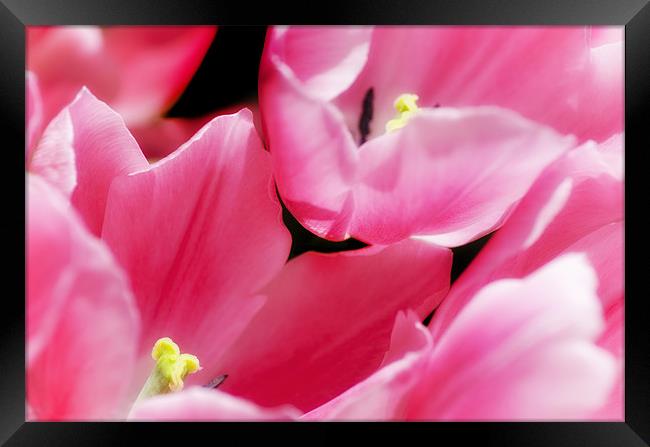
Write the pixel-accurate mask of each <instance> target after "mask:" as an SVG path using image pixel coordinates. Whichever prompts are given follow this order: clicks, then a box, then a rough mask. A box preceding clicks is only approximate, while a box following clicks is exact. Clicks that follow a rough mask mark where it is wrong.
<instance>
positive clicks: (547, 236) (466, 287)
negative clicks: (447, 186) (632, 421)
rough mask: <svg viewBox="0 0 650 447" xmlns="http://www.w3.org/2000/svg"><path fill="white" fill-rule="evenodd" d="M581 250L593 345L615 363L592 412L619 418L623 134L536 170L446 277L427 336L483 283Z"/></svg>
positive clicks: (443, 328) (436, 332) (436, 335)
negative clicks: (504, 215)
mask: <svg viewBox="0 0 650 447" xmlns="http://www.w3.org/2000/svg"><path fill="white" fill-rule="evenodd" d="M572 252H578V253H584V254H586V256H588V258H589V260H590V261H591V263H592V265H593V266H594V268H595V270H596V273H597V276H598V290H597V293H598V297H599V298H600V301H601V303H602V306H603V311H604V316H605V324H606V330H605V331H604V332H603V334H602V335H601V336H600V338H599V339H598V344H599V346H602V347H603V348H605V349H607V350H608V351H609V352H611V353H612V354H613V355H614V356H615V358H616V361H617V371H618V378H617V387H616V388H615V389H614V390H613V392H612V395H611V396H610V399H609V402H608V404H607V405H606V406H605V407H604V408H603V409H602V411H601V412H600V413H598V414H597V415H596V416H597V417H599V418H605V419H610V420H611V419H617V420H622V418H623V384H622V378H623V304H624V301H623V290H624V275H623V138H622V135H620V134H619V135H615V136H613V137H612V138H610V139H608V140H607V141H605V142H603V143H602V144H600V145H596V144H595V143H593V142H588V143H586V144H584V145H583V146H581V147H579V148H576V149H574V150H573V151H571V152H569V153H568V154H566V156H565V157H563V158H561V159H560V160H558V161H557V162H555V163H554V164H553V165H551V166H549V168H548V169H547V170H546V171H545V172H544V173H543V174H542V175H541V176H540V178H539V179H538V180H537V182H535V184H534V185H533V187H532V188H531V189H530V191H529V192H528V193H527V194H526V196H525V197H524V199H523V200H522V201H521V203H520V204H519V205H518V206H517V208H516V209H515V211H514V212H513V213H512V215H511V216H510V217H509V219H508V221H507V222H506V224H505V225H504V226H503V227H502V228H501V229H500V230H499V231H498V232H497V233H496V234H495V235H494V236H493V237H492V239H490V241H489V242H488V244H487V245H486V246H485V247H484V248H483V249H482V250H481V252H480V253H479V255H478V256H477V257H476V259H475V260H474V261H473V262H472V263H471V264H470V266H469V267H468V268H467V270H466V271H465V272H463V274H462V275H461V277H460V278H459V279H458V280H457V281H456V282H455V283H454V286H453V287H452V290H451V291H450V294H449V296H448V297H447V298H446V299H445V301H444V304H443V305H442V306H441V307H440V308H439V309H438V310H437V311H436V313H435V316H434V318H433V320H432V321H431V329H432V333H433V336H434V340H435V339H438V338H440V337H441V336H443V334H444V332H445V331H446V330H447V328H448V327H449V325H451V324H453V321H454V319H455V318H456V315H457V314H458V313H459V312H460V311H461V309H462V308H463V307H465V306H467V305H468V303H470V302H471V299H472V298H471V297H472V296H473V295H474V294H475V293H476V291H477V290H478V289H479V288H481V287H482V286H483V285H484V284H486V283H488V282H491V281H495V280H497V279H501V278H522V277H524V276H526V275H528V274H530V273H531V272H532V271H534V270H536V269H538V268H540V267H541V266H542V265H544V264H545V263H547V262H549V261H550V260H552V259H554V258H555V257H557V256H560V255H562V254H565V253H572Z"/></svg>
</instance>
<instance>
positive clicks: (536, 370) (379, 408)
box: [303, 255, 616, 421]
mask: <svg viewBox="0 0 650 447" xmlns="http://www.w3.org/2000/svg"><path fill="white" fill-rule="evenodd" d="M603 327H604V322H603V317H602V309H601V306H600V303H599V300H598V298H597V296H596V277H595V274H594V272H593V269H592V268H591V267H590V266H589V263H588V262H587V261H586V258H584V257H581V256H580V255H568V256H564V257H561V258H559V259H557V260H554V261H552V262H551V263H549V264H547V265H546V266H544V267H542V268H541V269H539V270H537V271H535V272H534V273H532V274H531V275H528V276H526V277H525V278H523V279H503V280H498V281H495V282H492V283H490V284H488V285H487V286H485V287H483V288H481V289H480V290H479V291H478V292H477V293H476V294H475V295H474V296H473V298H472V300H471V301H470V302H469V304H468V305H467V306H466V307H465V308H463V310H462V311H461V312H460V313H459V314H458V315H457V316H456V318H455V319H454V320H453V321H452V322H451V324H450V325H449V327H448V329H447V330H446V331H445V332H444V333H443V334H442V335H441V337H440V338H439V339H438V340H432V337H431V334H430V333H429V331H428V330H427V329H426V328H424V327H423V326H422V325H421V324H420V323H419V320H418V319H417V318H416V317H414V316H412V315H408V316H406V315H402V316H400V317H398V319H397V321H396V324H395V329H394V331H393V338H392V340H391V347H390V350H389V351H388V353H387V355H386V364H385V366H384V367H383V368H381V369H380V370H379V371H377V372H376V373H375V374H373V375H371V376H370V377H369V378H368V379H366V380H365V381H362V382H360V383H359V384H357V385H356V386H354V387H352V388H350V389H349V390H347V391H346V392H345V393H343V394H342V395H340V396H338V397H337V398H336V399H333V400H332V401H330V402H328V403H327V404H325V405H323V406H321V407H320V408H317V409H316V410H314V411H312V412H310V413H308V414H306V415H304V416H303V419H305V420H323V419H325V420H331V419H334V420H340V419H344V420H349V419H352V420H368V419H370V420H384V419H391V420H453V421H461V420H464V421H495V420H496V421H498V420H580V419H584V418H585V417H587V418H588V417H589V415H590V414H591V413H592V412H593V410H594V409H596V408H598V407H599V406H600V405H602V404H603V403H604V402H605V400H606V399H607V396H608V393H609V391H610V390H611V389H612V386H613V385H614V381H615V374H616V372H615V362H614V359H613V356H612V355H611V354H610V353H608V352H606V351H605V350H604V349H602V348H600V347H598V346H596V344H595V342H596V339H597V337H598V336H599V334H600V333H601V331H602V329H603Z"/></svg>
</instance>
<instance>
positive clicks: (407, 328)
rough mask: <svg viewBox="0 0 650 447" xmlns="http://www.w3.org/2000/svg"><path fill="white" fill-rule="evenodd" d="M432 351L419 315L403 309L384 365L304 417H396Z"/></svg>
mask: <svg viewBox="0 0 650 447" xmlns="http://www.w3.org/2000/svg"><path fill="white" fill-rule="evenodd" d="M430 352H431V336H430V334H429V333H428V331H427V329H426V328H425V327H424V326H422V323H420V319H418V318H417V315H416V314H415V313H414V312H412V311H408V313H404V312H399V313H398V314H397V317H396V319H395V326H394V327H393V332H392V335H391V341H390V348H389V350H388V351H387V352H386V355H385V356H384V361H383V362H382V365H381V367H380V368H379V369H378V370H377V372H375V373H374V374H372V375H371V376H370V377H368V378H367V379H365V380H362V381H361V382H359V383H357V384H356V385H354V386H353V387H351V388H349V389H348V390H346V391H345V392H343V393H342V394H340V395H338V396H337V397H335V398H334V399H332V400H330V401H328V402H327V403H325V404H323V405H321V406H319V407H317V408H315V409H314V410H312V411H310V412H309V413H306V414H304V415H303V416H301V419H302V420H307V421H323V420H359V421H362V420H365V421H367V420H376V421H377V420H392V419H396V418H398V417H399V415H400V414H402V413H403V411H404V410H405V408H404V406H403V402H404V400H405V396H406V395H407V394H408V393H409V392H410V391H411V390H412V389H413V387H414V386H415V385H416V384H417V382H418V381H419V380H420V375H421V374H422V371H424V370H425V369H426V366H427V360H428V357H429V355H430Z"/></svg>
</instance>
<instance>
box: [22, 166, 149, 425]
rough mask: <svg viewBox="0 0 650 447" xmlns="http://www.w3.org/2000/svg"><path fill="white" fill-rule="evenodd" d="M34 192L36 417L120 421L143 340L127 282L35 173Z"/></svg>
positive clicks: (30, 224) (30, 349) (30, 282)
mask: <svg viewBox="0 0 650 447" xmlns="http://www.w3.org/2000/svg"><path fill="white" fill-rule="evenodd" d="M27 193H28V196H27V206H28V210H27V400H28V405H29V408H30V413H31V416H30V418H32V419H38V420H62V419H68V420H69V419H72V420H79V419H106V418H113V417H116V416H117V415H118V414H119V412H120V410H121V409H122V407H121V406H122V405H123V403H124V402H123V398H124V396H125V392H126V389H127V387H128V385H129V381H130V379H131V373H132V371H133V368H134V366H135V356H136V350H137V339H138V335H139V321H138V315H137V311H136V309H135V305H134V302H133V297H132V295H131V291H130V288H129V285H128V280H127V278H126V276H125V275H124V273H123V272H122V270H121V269H120V268H119V267H118V266H117V264H116V263H115V261H114V259H113V257H112V255H111V254H110V251H109V250H108V248H107V247H105V246H104V244H102V243H101V242H100V241H99V240H98V239H96V238H94V237H93V236H91V235H90V234H89V233H88V232H87V230H86V229H85V227H84V225H83V224H82V222H81V220H80V219H79V218H78V217H76V216H75V214H74V210H73V209H72V208H70V205H69V204H68V203H67V201H66V200H65V199H64V197H63V196H61V195H59V193H58V192H56V191H55V190H53V189H52V188H51V187H50V186H49V185H48V184H47V183H46V182H45V181H43V180H41V179H40V178H38V177H37V176H34V175H28V184H27Z"/></svg>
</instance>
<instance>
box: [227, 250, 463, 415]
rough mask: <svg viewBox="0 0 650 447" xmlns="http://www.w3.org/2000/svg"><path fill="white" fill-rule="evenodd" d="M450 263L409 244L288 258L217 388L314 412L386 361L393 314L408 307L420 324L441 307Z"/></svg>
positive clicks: (444, 253)
mask: <svg viewBox="0 0 650 447" xmlns="http://www.w3.org/2000/svg"><path fill="white" fill-rule="evenodd" d="M450 266H451V252H450V251H449V250H447V249H444V248H441V247H437V246H435V245H432V244H428V243H426V242H421V241H412V240H406V241H402V242H400V243H398V244H395V245H392V246H389V247H372V248H365V249H361V250H357V251H348V252H341V253H337V254H322V253H305V254H303V255H301V256H299V257H297V258H294V259H292V260H291V261H290V262H289V263H288V264H287V265H286V266H285V268H284V269H283V270H282V271H281V272H280V273H279V274H278V276H276V277H275V278H274V279H273V280H272V281H271V282H270V283H269V285H268V286H266V287H265V288H264V289H263V290H262V291H261V292H260V293H263V294H265V295H266V296H267V297H268V299H267V302H266V304H265V306H264V307H263V308H262V309H261V310H260V312H259V313H258V314H257V315H256V316H255V318H254V319H253V320H252V321H251V323H250V325H249V327H248V328H247V330H246V331H245V332H244V333H243V334H242V336H241V337H240V338H239V339H238V340H237V342H236V343H235V344H234V345H233V347H232V348H231V349H230V351H229V352H228V354H227V355H226V356H225V358H224V360H223V362H222V364H221V370H222V372H223V373H226V374H228V380H227V381H226V382H225V383H224V384H223V385H222V389H223V390H224V391H226V392H229V393H231V394H234V395H237V396H241V397H244V398H247V399H250V400H252V401H254V402H256V403H258V404H260V405H265V406H274V405H280V404H284V403H289V404H291V405H294V406H296V407H297V408H299V409H301V410H303V411H309V410H311V409H313V408H315V407H316V406H318V405H320V404H322V403H324V402H326V401H327V400H329V399H331V398H333V397H334V396H336V395H337V394H339V393H341V392H342V391H344V390H345V389H347V388H349V387H350V386H352V385H353V384H355V383H356V382H358V381H359V380H361V379H363V378H365V377H367V376H368V375H369V374H371V373H372V372H373V371H374V370H375V369H376V368H377V367H378V366H379V365H380V364H381V363H382V357H383V356H384V354H385V353H386V350H387V349H388V345H389V342H390V337H391V328H392V326H393V323H394V321H395V315H396V314H397V312H398V311H400V310H405V309H414V310H415V312H416V313H417V315H418V318H419V319H420V321H421V320H422V319H424V317H426V315H427V314H428V313H429V312H431V310H432V309H434V308H435V307H436V306H437V305H438V303H439V302H440V300H441V299H442V298H443V297H444V295H445V294H446V292H447V288H448V286H449V272H450ZM409 344H410V343H409Z"/></svg>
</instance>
